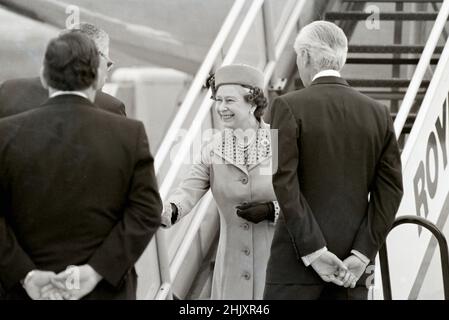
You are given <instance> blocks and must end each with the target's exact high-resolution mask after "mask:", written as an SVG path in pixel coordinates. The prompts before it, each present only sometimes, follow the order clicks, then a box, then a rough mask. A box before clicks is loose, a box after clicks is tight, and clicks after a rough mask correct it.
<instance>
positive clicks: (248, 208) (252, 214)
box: [236, 201, 274, 223]
mask: <svg viewBox="0 0 449 320" xmlns="http://www.w3.org/2000/svg"><path fill="white" fill-rule="evenodd" d="M236 208H237V215H238V216H239V217H240V218H243V219H245V220H248V221H249V222H253V223H259V222H261V221H263V220H269V221H274V205H273V202H271V201H270V202H265V203H248V204H242V205H239V206H237V207H236Z"/></svg>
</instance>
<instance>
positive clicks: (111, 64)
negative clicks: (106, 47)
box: [98, 51, 114, 71]
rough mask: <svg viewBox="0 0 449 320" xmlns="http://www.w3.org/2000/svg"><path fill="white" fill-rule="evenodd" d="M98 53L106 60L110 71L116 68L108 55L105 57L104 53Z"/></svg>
mask: <svg viewBox="0 0 449 320" xmlns="http://www.w3.org/2000/svg"><path fill="white" fill-rule="evenodd" d="M98 53H99V54H100V56H102V57H103V58H104V59H105V60H106V66H107V68H108V71H109V70H111V69H112V67H113V66H114V61H112V60H111V59H110V58H109V57H108V56H107V55H105V54H104V53H103V52H101V51H98Z"/></svg>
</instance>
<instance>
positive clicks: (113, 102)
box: [0, 78, 126, 118]
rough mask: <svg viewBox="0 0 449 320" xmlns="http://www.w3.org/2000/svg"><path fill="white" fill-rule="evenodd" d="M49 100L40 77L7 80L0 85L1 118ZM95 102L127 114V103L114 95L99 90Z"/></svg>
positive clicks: (123, 114)
mask: <svg viewBox="0 0 449 320" xmlns="http://www.w3.org/2000/svg"><path fill="white" fill-rule="evenodd" d="M47 100H48V90H46V89H44V88H43V87H42V84H41V81H40V79H39V78H23V79H13V80H7V81H5V82H4V83H3V84H2V85H1V86H0V118H4V117H8V116H12V115H15V114H18V113H21V112H25V111H28V110H31V109H33V108H37V107H39V106H40V105H42V104H43V103H44V102H46V101H47ZM95 104H96V105H97V106H99V107H100V108H101V109H103V110H106V111H109V112H112V113H115V114H118V115H122V116H126V112H125V105H124V104H123V102H121V101H120V100H118V99H116V98H114V97H113V96H111V95H109V94H107V93H104V92H101V91H97V96H96V98H95Z"/></svg>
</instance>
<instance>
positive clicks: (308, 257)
mask: <svg viewBox="0 0 449 320" xmlns="http://www.w3.org/2000/svg"><path fill="white" fill-rule="evenodd" d="M326 251H327V247H323V248H321V249H318V250H317V251H315V252H312V253H311V254H308V255H306V256H303V257H301V259H302V262H304V264H305V266H306V267H308V266H310V265H311V264H312V263H313V262H314V261H315V260H316V259H318V258H319V257H320V256H321V255H322V254H323V253H325V252H326Z"/></svg>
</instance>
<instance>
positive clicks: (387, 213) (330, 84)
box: [266, 77, 402, 298]
mask: <svg viewBox="0 0 449 320" xmlns="http://www.w3.org/2000/svg"><path fill="white" fill-rule="evenodd" d="M271 112H272V113H271V119H272V124H271V126H272V127H271V128H272V129H278V143H279V150H278V153H277V154H278V169H277V172H276V173H275V174H274V176H273V186H274V190H275V193H276V196H277V199H278V201H279V204H280V207H281V213H282V214H281V216H280V219H279V222H278V223H277V226H276V231H275V235H274V239H273V243H272V247H271V256H270V260H269V264H268V269H267V280H266V281H267V283H269V284H320V283H323V282H322V280H321V279H320V278H319V276H318V275H317V274H316V273H315V272H314V270H313V269H312V268H311V267H308V268H307V267H305V265H304V263H303V262H302V260H301V257H303V256H305V255H308V254H310V253H312V252H314V251H316V250H318V249H320V248H322V247H323V246H327V248H328V249H329V250H330V251H331V252H333V253H334V254H336V255H337V256H338V257H339V258H340V259H345V258H346V257H348V256H349V255H350V252H351V250H352V249H355V250H358V251H360V252H361V253H363V254H364V255H365V256H367V257H368V258H370V259H374V257H375V255H376V253H377V251H378V249H379V248H380V246H381V245H382V244H383V242H384V240H385V238H386V235H387V232H388V231H389V229H390V228H391V225H392V223H393V220H394V218H395V215H396V211H397V209H398V206H399V203H400V200H401V198H402V174H401V160H400V153H399V149H398V145H397V141H396V136H395V133H394V130H393V123H392V119H391V116H390V114H389V111H388V109H387V108H386V107H385V106H383V105H381V104H379V103H378V102H376V101H374V100H372V99H371V98H369V97H367V96H365V95H362V94H361V93H359V92H357V91H356V90H354V89H352V88H351V87H349V85H348V84H347V82H346V81H345V80H343V79H341V78H337V77H322V78H318V79H316V80H315V81H314V82H313V83H312V85H311V86H310V87H309V88H305V89H302V90H299V91H295V92H292V93H289V94H286V95H284V96H281V97H278V98H276V99H275V100H274V101H273V106H272V111H271ZM369 194H370V201H368V195H369ZM363 279H364V278H361V280H360V281H363ZM267 298H270V297H267Z"/></svg>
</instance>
